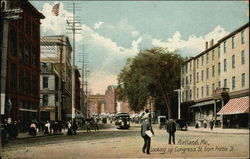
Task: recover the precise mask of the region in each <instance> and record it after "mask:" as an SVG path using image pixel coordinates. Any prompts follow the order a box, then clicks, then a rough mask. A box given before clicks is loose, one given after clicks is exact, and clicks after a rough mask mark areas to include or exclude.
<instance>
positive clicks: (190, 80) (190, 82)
mask: <svg viewBox="0 0 250 159" xmlns="http://www.w3.org/2000/svg"><path fill="white" fill-rule="evenodd" d="M189 78H190V79H189V81H190V84H192V75H190V76H189Z"/></svg>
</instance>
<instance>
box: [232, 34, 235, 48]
mask: <svg viewBox="0 0 250 159" xmlns="http://www.w3.org/2000/svg"><path fill="white" fill-rule="evenodd" d="M234 39H235V37H234V36H232V49H234V47H235V42H234Z"/></svg>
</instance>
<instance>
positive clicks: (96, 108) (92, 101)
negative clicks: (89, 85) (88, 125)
mask: <svg viewBox="0 0 250 159" xmlns="http://www.w3.org/2000/svg"><path fill="white" fill-rule="evenodd" d="M104 103H105V96H104V95H100V94H96V95H90V96H89V99H88V110H89V116H91V115H100V114H102V113H105V110H104Z"/></svg>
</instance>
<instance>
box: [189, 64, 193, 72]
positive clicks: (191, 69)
mask: <svg viewBox="0 0 250 159" xmlns="http://www.w3.org/2000/svg"><path fill="white" fill-rule="evenodd" d="M189 66H190V71H191V70H192V63H191V62H190V63H189Z"/></svg>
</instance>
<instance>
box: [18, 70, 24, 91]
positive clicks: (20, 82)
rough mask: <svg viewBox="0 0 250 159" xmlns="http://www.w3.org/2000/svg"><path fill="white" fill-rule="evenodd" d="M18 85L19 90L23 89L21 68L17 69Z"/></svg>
mask: <svg viewBox="0 0 250 159" xmlns="http://www.w3.org/2000/svg"><path fill="white" fill-rule="evenodd" d="M18 85H19V91H20V92H22V91H23V70H22V69H20V71H19V82H18Z"/></svg>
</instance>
